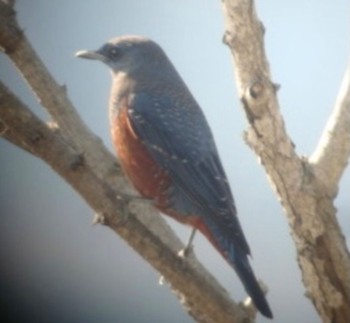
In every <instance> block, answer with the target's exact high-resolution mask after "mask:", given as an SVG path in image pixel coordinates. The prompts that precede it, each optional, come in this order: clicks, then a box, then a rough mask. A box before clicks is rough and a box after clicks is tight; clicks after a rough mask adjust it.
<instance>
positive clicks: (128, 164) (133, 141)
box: [110, 102, 170, 206]
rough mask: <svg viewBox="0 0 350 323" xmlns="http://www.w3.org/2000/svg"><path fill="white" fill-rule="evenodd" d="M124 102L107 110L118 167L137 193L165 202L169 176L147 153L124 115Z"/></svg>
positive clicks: (125, 105) (159, 202)
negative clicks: (116, 109)
mask: <svg viewBox="0 0 350 323" xmlns="http://www.w3.org/2000/svg"><path fill="white" fill-rule="evenodd" d="M126 103H127V102H119V103H118V104H119V107H118V113H113V112H111V113H110V123H111V130H112V131H111V132H112V140H113V144H114V146H115V149H116V151H117V154H118V157H119V160H120V163H121V166H122V168H123V170H124V172H125V173H126V175H127V176H128V178H129V179H130V180H131V182H132V183H133V185H134V186H135V188H136V189H137V190H138V191H139V193H140V194H141V195H142V196H143V197H145V198H148V199H153V200H155V201H156V203H157V204H159V205H164V206H165V205H166V204H167V190H168V187H169V185H170V181H169V177H168V176H167V173H166V171H165V170H164V169H162V168H161V167H160V166H159V165H158V164H157V163H156V162H155V161H154V160H153V159H152V157H151V156H150V154H149V153H148V151H147V149H146V147H145V145H144V144H143V143H142V138H139V136H138V135H137V133H136V132H135V130H134V128H133V125H132V121H131V120H130V118H129V117H128V112H127V104H126Z"/></svg>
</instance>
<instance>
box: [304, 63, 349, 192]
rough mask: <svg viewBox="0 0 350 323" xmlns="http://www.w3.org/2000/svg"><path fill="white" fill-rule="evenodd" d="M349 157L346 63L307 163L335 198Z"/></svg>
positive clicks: (347, 74)
mask: <svg viewBox="0 0 350 323" xmlns="http://www.w3.org/2000/svg"><path fill="white" fill-rule="evenodd" d="M349 157H350V64H349V66H348V67H347V69H346V71H345V75H344V78H343V82H342V85H341V87H340V90H339V94H338V98H337V100H336V103H335V107H334V110H333V112H332V114H331V116H330V117H329V119H328V122H327V125H326V127H325V129H324V131H323V134H322V137H321V139H320V141H319V143H318V146H317V147H316V149H315V151H314V153H313V154H312V156H311V157H310V163H312V164H313V165H314V171H315V173H316V174H317V176H318V178H319V179H320V180H321V181H322V182H323V183H324V185H325V186H327V187H328V189H329V191H330V194H332V195H336V193H337V190H338V182H339V179H340V177H341V175H342V174H343V172H344V170H345V168H346V166H347V165H348V161H349Z"/></svg>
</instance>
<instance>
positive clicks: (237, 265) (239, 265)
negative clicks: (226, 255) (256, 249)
mask: <svg viewBox="0 0 350 323" xmlns="http://www.w3.org/2000/svg"><path fill="white" fill-rule="evenodd" d="M229 262H230V263H231V264H233V267H234V269H235V270H236V272H237V275H238V276H239V278H240V279H241V281H242V283H243V286H244V288H245V290H246V292H247V293H248V295H249V296H250V297H251V298H252V300H253V302H254V304H255V306H256V308H257V309H258V310H259V312H260V313H261V314H263V315H264V316H266V317H268V318H270V319H271V318H272V317H273V315H272V312H271V309H270V307H269V304H268V303H267V300H266V298H265V295H264V293H263V291H262V289H261V287H260V285H259V283H258V281H257V279H256V277H255V275H254V272H253V270H252V267H251V266H250V264H249V260H248V257H247V255H245V254H242V255H239V256H238V255H237V254H236V255H235V259H234V261H230V260H229Z"/></svg>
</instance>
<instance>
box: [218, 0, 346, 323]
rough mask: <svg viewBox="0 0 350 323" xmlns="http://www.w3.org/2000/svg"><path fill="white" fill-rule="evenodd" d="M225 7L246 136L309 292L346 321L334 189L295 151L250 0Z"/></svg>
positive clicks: (333, 318) (227, 1) (325, 314)
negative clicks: (276, 199)
mask: <svg viewBox="0 0 350 323" xmlns="http://www.w3.org/2000/svg"><path fill="white" fill-rule="evenodd" d="M223 9H224V14H225V20H226V34H225V38H224V41H225V42H226V44H227V45H228V46H229V47H230V49H231V52H232V57H233V60H234V64H235V76H236V83H237V87H238V93H239V96H240V98H241V100H242V103H243V108H244V110H245V112H246V115H247V119H248V121H249V124H250V128H249V129H248V130H247V132H246V141H247V143H248V144H249V146H250V147H251V148H252V149H253V150H254V151H255V153H256V154H257V155H258V156H259V158H260V160H261V162H262V164H263V166H264V167H265V170H266V173H267V175H268V177H269V179H270V181H271V184H272V186H273V187H274V188H275V189H276V193H277V195H278V196H279V198H280V200H281V203H282V205H283V207H284V209H285V211H286V214H287V217H288V222H289V224H290V226H291V232H292V237H293V239H294V242H295V245H296V248H297V252H298V262H299V265H300V268H301V270H302V277H303V281H304V285H305V287H306V290H307V296H308V297H309V298H311V299H312V302H313V303H314V305H315V307H316V309H317V311H318V312H319V314H320V316H321V317H322V319H323V321H324V322H344V323H345V322H349V321H350V256H349V252H348V251H347V249H346V244H345V240H344V237H343V235H342V233H341V230H340V227H339V225H338V222H337V219H336V217H335V213H336V209H335V207H334V205H333V199H334V194H332V195H331V194H329V190H328V189H327V187H324V185H323V181H322V179H323V178H318V173H314V169H313V167H312V166H311V165H310V164H309V163H308V161H307V160H305V159H302V158H299V156H297V154H296V152H295V150H294V145H293V143H292V141H291V140H290V139H289V137H288V135H287V133H286V130H285V126H284V121H283V118H282V116H281V114H280V109H279V104H278V101H277V97H276V90H277V89H278V87H277V86H276V85H275V84H274V83H273V82H272V81H271V76H270V71H269V65H268V62H267V59H266V55H265V51H264V42H263V35H264V28H263V26H262V24H261V22H260V21H259V20H258V17H257V14H256V11H255V6H254V1H252V0H224V1H223ZM342 131H343V130H342ZM345 138H346V137H345V136H344V135H343V139H342V140H345ZM347 138H348V137H347ZM339 139H340V138H339ZM347 145H348V143H346V144H345V146H346V147H347ZM338 149H340V148H338ZM328 153H331V152H327V154H328ZM343 154H344V155H345V154H346V153H343ZM327 158H328V157H327ZM334 158H336V157H334ZM341 158H342V159H344V157H341ZM343 164H344V161H343ZM340 175H341V173H339V174H337V175H336V176H338V178H339V176H340ZM334 180H335V178H334Z"/></svg>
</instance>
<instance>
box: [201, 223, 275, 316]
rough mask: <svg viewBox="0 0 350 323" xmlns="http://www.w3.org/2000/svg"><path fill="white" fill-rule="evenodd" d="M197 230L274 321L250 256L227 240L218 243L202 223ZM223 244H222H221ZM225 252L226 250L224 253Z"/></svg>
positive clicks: (258, 305) (256, 304) (264, 313)
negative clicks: (233, 270)
mask: <svg viewBox="0 0 350 323" xmlns="http://www.w3.org/2000/svg"><path fill="white" fill-rule="evenodd" d="M196 228H197V229H199V230H200V231H201V232H202V233H203V235H204V236H206V237H207V238H208V240H209V241H210V242H211V243H212V245H213V246H214V247H215V248H216V249H217V250H218V251H219V252H220V254H221V255H222V256H223V257H224V258H225V259H226V261H227V262H228V263H229V264H230V265H231V266H232V267H233V268H234V269H235V271H236V273H237V275H238V277H239V278H240V280H241V281H242V283H243V286H244V288H245V290H246V292H247V293H248V295H249V296H250V297H251V298H252V300H253V302H254V304H255V306H256V308H257V309H258V310H259V312H260V313H261V314H262V315H264V316H266V317H268V318H270V319H272V318H273V314H272V312H271V309H270V306H269V304H268V303H267V300H266V298H265V295H264V293H263V291H262V290H261V287H260V285H259V283H258V281H257V279H256V277H255V275H254V272H253V269H252V267H251V266H250V264H249V260H248V255H247V254H246V252H244V251H243V250H242V249H240V248H239V247H235V246H234V245H233V244H232V243H230V242H229V241H226V240H219V241H216V239H215V238H214V235H213V233H212V232H211V231H210V230H209V227H208V226H207V225H206V224H205V223H204V222H202V221H198V223H196ZM219 242H221V244H220V243H219ZM223 250H225V251H224V252H223Z"/></svg>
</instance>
